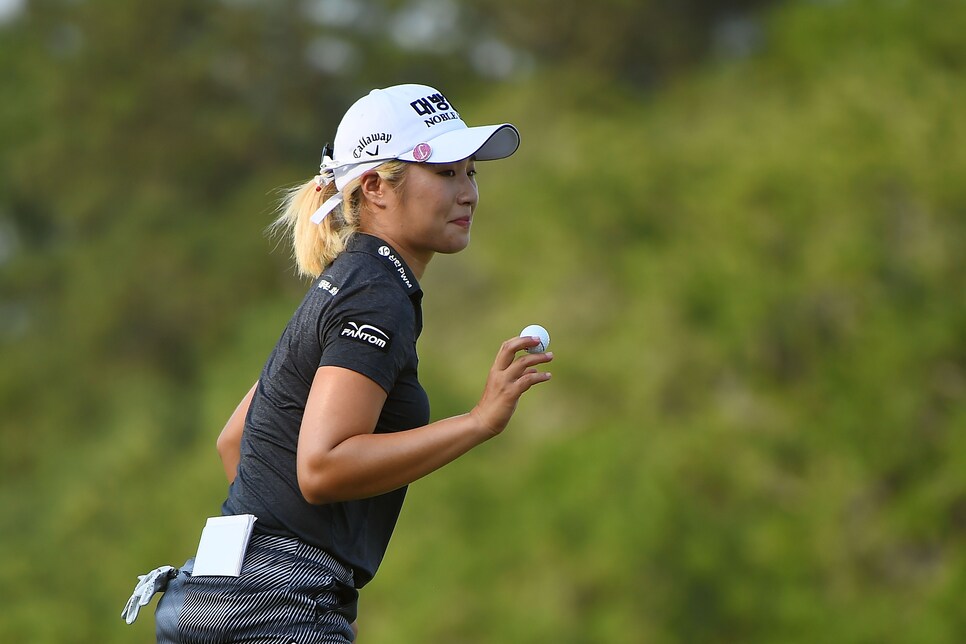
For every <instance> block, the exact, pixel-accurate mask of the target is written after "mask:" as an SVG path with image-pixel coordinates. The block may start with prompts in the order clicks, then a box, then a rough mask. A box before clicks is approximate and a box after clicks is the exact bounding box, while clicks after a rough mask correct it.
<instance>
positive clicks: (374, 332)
mask: <svg viewBox="0 0 966 644" xmlns="http://www.w3.org/2000/svg"><path fill="white" fill-rule="evenodd" d="M339 337H342V338H349V339H350V340H355V341H357V342H362V343H363V344H368V345H369V346H372V347H375V348H376V349H379V350H380V351H383V352H388V351H389V345H390V344H391V343H392V335H391V334H390V333H389V332H388V331H383V330H382V329H380V328H379V327H377V326H375V325H374V324H369V323H368V322H360V321H359V320H345V323H344V324H343V325H342V331H340V332H339Z"/></svg>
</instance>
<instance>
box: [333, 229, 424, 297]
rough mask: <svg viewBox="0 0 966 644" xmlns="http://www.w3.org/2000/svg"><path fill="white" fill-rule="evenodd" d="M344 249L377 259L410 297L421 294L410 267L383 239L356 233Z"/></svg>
mask: <svg viewBox="0 0 966 644" xmlns="http://www.w3.org/2000/svg"><path fill="white" fill-rule="evenodd" d="M346 250H348V251H350V252H362V253H366V254H369V255H372V256H373V257H375V258H377V259H379V261H380V263H382V264H383V265H384V266H385V267H386V268H387V269H388V270H389V272H390V273H392V274H393V275H395V276H396V278H397V279H398V280H399V285H400V286H402V288H403V290H405V291H406V294H407V295H409V296H410V297H412V296H414V295H416V294H417V293H419V294H422V289H421V288H420V286H419V282H418V281H417V280H416V276H415V275H413V271H412V269H410V268H409V266H408V265H407V264H406V261H405V260H404V259H403V258H402V257H401V256H400V255H399V253H398V252H396V249H395V248H393V247H392V246H390V245H389V244H387V243H386V242H385V241H383V240H381V239H379V238H378V237H375V236H373V235H369V234H367V233H356V234H354V235H353V236H352V238H351V239H350V240H349V243H348V244H347V248H346Z"/></svg>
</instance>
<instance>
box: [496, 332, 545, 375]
mask: <svg viewBox="0 0 966 644" xmlns="http://www.w3.org/2000/svg"><path fill="white" fill-rule="evenodd" d="M538 344H540V340H539V339H535V338H532V337H530V336H516V337H513V338H510V339H509V340H507V341H506V342H504V343H503V345H502V346H501V347H500V351H499V352H498V353H497V355H496V360H495V361H494V363H493V366H494V367H496V368H497V369H500V370H501V371H502V370H504V369H506V368H507V367H509V366H510V365H511V364H512V363H513V358H514V357H515V356H516V354H517V352H518V351H522V350H523V349H526V348H527V347H535V346H537V345H538Z"/></svg>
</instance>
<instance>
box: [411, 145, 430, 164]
mask: <svg viewBox="0 0 966 644" xmlns="http://www.w3.org/2000/svg"><path fill="white" fill-rule="evenodd" d="M431 156H433V148H432V146H431V145H430V144H429V143H420V144H419V145H417V146H416V147H415V148H413V158H414V159H416V160H417V161H419V162H420V163H422V162H423V161H425V160H426V159H428V158H429V157H431Z"/></svg>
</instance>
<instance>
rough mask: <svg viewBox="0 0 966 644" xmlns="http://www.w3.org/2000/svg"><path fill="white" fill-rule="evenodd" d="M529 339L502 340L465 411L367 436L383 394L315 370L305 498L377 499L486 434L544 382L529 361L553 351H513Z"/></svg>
mask: <svg viewBox="0 0 966 644" xmlns="http://www.w3.org/2000/svg"><path fill="white" fill-rule="evenodd" d="M536 344H537V342H536V341H535V340H534V339H532V338H512V339H510V340H507V341H506V342H504V343H503V346H502V347H500V351H499V353H498V354H497V357H496V360H495V362H494V363H493V367H492V368H491V369H490V374H489V377H488V378H487V383H486V389H485V391H484V393H483V397H482V398H481V399H480V402H479V403H478V404H477V405H476V407H474V408H473V410H472V411H471V412H469V413H467V414H463V415H461V416H454V417H452V418H447V419H445V420H440V421H437V422H435V423H430V424H429V425H424V426H423V427H417V428H415V429H410V430H406V431H401V432H395V433H390V434H374V433H373V430H374V429H375V426H376V421H377V420H378V418H379V414H380V412H381V410H382V406H383V404H384V403H385V400H386V392H385V391H384V390H383V389H382V388H381V387H380V386H379V385H378V384H376V383H375V382H373V381H372V380H370V379H369V378H367V377H366V376H363V375H361V374H359V373H356V372H355V371H351V370H349V369H343V368H341V367H320V368H319V370H318V371H317V372H316V376H315V380H314V381H313V383H312V389H311V391H310V392H309V398H308V402H307V404H306V407H305V415H304V416H303V418H302V427H301V430H300V433H299V443H298V456H297V459H298V481H299V487H300V488H301V490H302V494H303V496H304V497H305V499H306V500H307V501H308V502H309V503H315V504H322V503H333V502H336V501H346V500H350V499H359V498H365V497H370V496H376V495H378V494H383V493H385V492H389V491H392V490H395V489H397V488H400V487H402V486H404V485H408V484H409V483H412V482H413V481H416V480H418V479H420V478H422V477H423V476H425V475H427V474H429V473H430V472H432V471H434V470H436V469H438V468H440V467H442V466H443V465H446V464H447V463H449V462H451V461H453V460H455V459H456V458H458V457H459V456H461V455H462V454H465V453H466V452H468V451H469V450H471V449H472V448H473V447H475V446H477V445H479V444H480V443H483V442H484V441H486V440H488V439H490V438H493V437H494V436H496V435H497V434H499V433H500V432H502V431H503V429H504V428H505V427H506V425H507V423H509V421H510V418H511V416H512V415H513V412H514V411H515V410H516V406H517V402H518V401H519V399H520V396H522V395H523V394H524V393H525V392H526V391H527V390H528V389H530V387H532V386H533V385H535V384H538V383H541V382H545V381H547V380H549V379H550V374H549V373H546V372H540V371H537V369H536V368H535V367H536V365H538V364H542V363H547V362H550V361H551V360H552V359H553V354H549V353H547V354H543V353H539V354H529V353H526V354H523V355H521V356H516V353H517V352H518V351H520V350H522V349H525V348H527V347H532V346H535V345H536Z"/></svg>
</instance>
